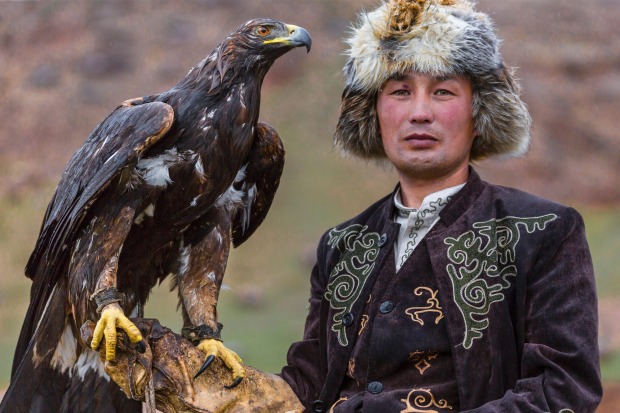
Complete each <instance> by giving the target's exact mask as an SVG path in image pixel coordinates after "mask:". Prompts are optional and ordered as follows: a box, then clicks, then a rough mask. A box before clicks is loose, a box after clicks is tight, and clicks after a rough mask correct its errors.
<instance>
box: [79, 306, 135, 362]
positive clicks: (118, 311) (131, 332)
mask: <svg viewBox="0 0 620 413" xmlns="http://www.w3.org/2000/svg"><path fill="white" fill-rule="evenodd" d="M117 327H118V328H120V329H122V330H123V331H125V333H127V336H128V337H129V340H131V342H132V343H137V342H139V341H141V340H142V334H141V333H140V330H138V327H136V326H135V324H134V323H132V322H131V321H129V319H128V318H127V317H126V316H125V313H123V309H122V308H121V307H120V306H119V305H118V304H116V303H113V304H109V305H107V306H106V307H104V309H103V311H102V312H101V318H99V321H98V322H97V325H96V326H95V332H94V333H93V341H92V342H91V344H90V347H91V348H92V349H93V350H98V349H99V344H100V343H101V340H102V339H103V338H105V347H106V348H105V358H106V360H108V361H112V360H114V358H115V357H116V328H117Z"/></svg>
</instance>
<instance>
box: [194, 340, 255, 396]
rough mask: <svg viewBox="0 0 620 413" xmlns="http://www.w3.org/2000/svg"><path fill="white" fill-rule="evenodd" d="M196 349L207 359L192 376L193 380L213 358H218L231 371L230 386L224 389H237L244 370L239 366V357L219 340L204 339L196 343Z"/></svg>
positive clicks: (243, 375) (240, 361) (241, 361)
mask: <svg viewBox="0 0 620 413" xmlns="http://www.w3.org/2000/svg"><path fill="white" fill-rule="evenodd" d="M196 347H197V348H198V349H199V350H201V351H202V352H203V353H205V354H206V355H207V358H206V359H205V362H204V364H203V365H202V367H201V368H200V370H198V373H196V375H195V376H194V379H195V378H197V377H198V376H200V375H201V374H202V373H203V372H204V371H205V370H206V369H207V368H208V367H209V365H210V364H211V363H212V362H213V360H214V359H215V357H219V358H221V359H222V361H223V362H224V364H226V367H228V369H230V370H232V374H233V382H232V384H229V385H226V386H224V387H225V388H227V389H232V388H234V387H237V386H238V385H239V383H241V380H243V378H244V377H245V369H244V368H243V366H242V365H241V363H243V360H241V357H239V355H238V354H237V353H235V352H234V351H232V350H229V349H227V348H226V347H225V346H224V343H222V342H221V341H220V340H217V339H213V338H206V339H204V340H202V341H200V343H198V345H197V346H196Z"/></svg>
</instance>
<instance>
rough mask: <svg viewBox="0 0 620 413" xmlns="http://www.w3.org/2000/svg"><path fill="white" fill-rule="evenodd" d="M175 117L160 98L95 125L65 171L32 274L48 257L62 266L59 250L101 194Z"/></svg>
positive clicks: (29, 269) (124, 109)
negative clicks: (158, 100) (157, 100)
mask: <svg viewBox="0 0 620 413" xmlns="http://www.w3.org/2000/svg"><path fill="white" fill-rule="evenodd" d="M173 120H174V112H173V110H172V107H170V106H169V105H167V104H165V103H162V102H151V103H145V104H141V105H140V104H138V105H135V106H134V105H121V106H119V107H118V108H116V110H114V111H113V112H112V113H111V114H110V115H109V116H108V117H107V118H106V119H105V120H104V121H103V122H101V123H100V124H99V125H98V126H97V127H96V128H95V130H94V131H93V132H92V133H91V135H90V136H89V137H88V139H87V140H86V142H85V143H84V145H83V146H82V147H81V148H80V149H79V150H78V151H77V152H76V153H75V154H74V155H73V157H72V158H71V160H70V161H69V164H68V165H67V168H66V169H65V171H64V172H63V175H62V178H61V180H60V183H59V184H58V187H57V188H56V192H55V193H54V196H53V197H52V200H51V202H50V204H49V206H48V208H47V211H46V213H45V218H44V219H43V224H42V227H41V232H40V234H39V238H38V240H37V243H36V246H35V249H34V251H33V253H32V255H31V256H30V259H29V260H28V264H27V266H26V275H27V276H28V277H30V278H33V277H34V276H35V274H36V271H37V268H38V266H39V264H40V263H41V260H42V259H43V258H44V257H45V259H46V264H47V265H48V266H49V265H52V266H53V267H58V266H61V265H59V264H61V262H59V260H58V258H59V254H60V252H61V251H62V250H64V249H65V248H67V247H66V243H67V242H69V241H70V239H71V235H72V234H73V232H74V231H75V230H76V228H77V227H78V226H79V224H80V223H81V219H82V218H83V217H84V215H85V213H86V211H88V208H89V207H90V206H91V205H92V203H93V202H94V201H95V200H96V199H97V196H98V195H99V194H100V193H101V191H103V190H104V189H105V188H106V187H107V186H108V185H109V184H110V183H111V182H112V181H113V180H114V179H115V178H116V177H118V176H119V175H120V173H121V171H122V170H123V169H125V168H126V167H128V168H129V169H132V168H133V166H135V164H136V162H137V161H138V159H139V158H140V156H141V155H142V154H143V153H144V151H145V150H146V149H148V148H149V147H150V146H152V145H153V144H154V143H155V142H157V141H158V140H159V139H160V138H161V137H162V136H164V135H165V134H166V133H167V132H168V130H169V129H170V127H171V125H172V122H173ZM49 270H51V268H47V271H46V272H47V274H48V275H49V276H51V277H52V279H53V280H49V282H53V281H55V280H56V279H57V278H58V274H57V273H54V272H52V273H50V272H49ZM58 270H59V269H58V268H56V272H57V271H58ZM46 277H47V276H46Z"/></svg>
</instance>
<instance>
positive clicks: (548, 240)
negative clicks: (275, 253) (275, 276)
mask: <svg viewBox="0 0 620 413" xmlns="http://www.w3.org/2000/svg"><path fill="white" fill-rule="evenodd" d="M470 172H471V173H470V178H469V180H468V182H467V184H466V185H465V186H464V187H463V189H462V190H461V191H460V192H459V193H458V194H456V195H455V196H454V197H453V199H452V201H451V202H450V203H449V204H448V205H447V206H446V207H445V209H444V210H443V211H442V212H441V213H440V220H439V222H438V223H437V224H436V225H435V226H434V227H433V228H432V230H431V231H430V232H429V233H428V234H427V235H426V237H425V244H426V248H427V250H428V255H429V257H430V262H431V266H432V270H433V275H434V277H435V280H436V285H437V288H438V299H439V302H440V303H441V306H442V308H443V315H444V316H445V322H446V327H447V331H448V336H449V339H450V343H451V344H452V348H451V351H452V361H453V367H454V372H455V376H456V382H457V386H458V398H459V404H460V409H461V411H468V412H550V413H560V412H561V413H570V412H573V413H587V412H594V411H595V409H596V406H597V405H598V403H599V402H600V399H601V393H602V389H601V381H600V372H599V354H598V346H597V299H596V290H595V284H594V275H593V270H592V262H591V258H590V253H589V250H588V245H587V241H586V238H585V231H584V225H583V220H582V219H581V217H580V215H579V214H578V213H577V212H576V211H575V210H574V209H572V208H567V207H564V206H561V205H558V204H555V203H552V202H550V201H546V200H543V199H540V198H537V197H534V196H532V195H529V194H526V193H524V192H521V191H518V190H515V189H511V188H505V187H501V186H496V185H491V184H488V183H486V182H484V181H482V180H480V178H479V177H478V175H477V174H476V173H475V171H473V170H471V171H470ZM393 208H394V207H393V202H392V195H389V196H387V197H385V198H383V199H381V200H380V201H378V202H376V203H375V204H373V205H372V206H371V207H370V208H368V209H367V210H366V211H364V212H363V213H361V214H360V215H358V216H356V217H355V218H353V219H351V220H349V221H347V222H345V223H343V224H341V225H339V226H337V227H336V228H334V229H332V230H330V231H328V232H327V233H326V234H324V235H323V237H322V238H321V241H320V244H319V247H318V250H317V264H316V265H315V267H314V269H313V272H312V277H311V297H310V311H309V315H308V318H307V320H306V325H305V332H304V337H303V340H302V341H300V342H297V343H294V344H293V345H292V346H291V348H290V350H289V353H288V365H287V366H286V367H284V369H283V370H282V377H283V378H284V379H285V380H286V381H287V382H288V383H289V384H290V386H291V387H292V389H293V390H294V391H295V393H296V394H297V396H298V397H299V398H300V400H301V401H302V403H303V404H304V405H305V406H306V407H307V408H308V410H309V411H316V412H319V411H323V412H327V411H328V410H329V409H330V406H331V405H332V404H333V403H334V402H335V401H336V400H337V399H338V397H339V392H340V389H341V386H342V383H343V380H344V378H345V375H346V373H347V369H348V367H349V366H348V363H349V358H350V355H351V351H352V348H353V345H354V343H355V340H356V337H357V333H358V332H359V329H360V323H361V322H362V317H361V315H362V312H363V311H364V306H365V303H367V301H368V298H369V294H370V291H371V290H372V289H373V286H374V285H375V282H376V283H381V282H384V280H381V279H378V277H377V274H379V273H380V272H381V270H382V268H383V267H384V266H385V265H386V262H387V261H386V260H394V255H393V249H392V248H390V246H391V244H392V243H393V242H394V240H395V239H396V237H397V236H398V224H395V223H394V222H393V220H392V216H393V212H394V211H393ZM365 321H366V320H365ZM372 379H373V380H374V381H373V383H375V385H376V383H377V382H379V383H380V382H381V380H382V377H373V378H372ZM370 385H371V383H368V386H370ZM401 386H402V389H411V387H412V386H411V384H410V383H405V382H403V383H401ZM369 391H370V393H371V395H376V388H370V389H369ZM405 408H406V405H405V404H404V403H403V404H402V409H403V410H404V409H405Z"/></svg>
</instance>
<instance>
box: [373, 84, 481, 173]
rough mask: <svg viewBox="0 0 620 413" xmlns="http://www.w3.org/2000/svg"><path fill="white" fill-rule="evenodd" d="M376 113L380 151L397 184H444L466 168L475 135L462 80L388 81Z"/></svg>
mask: <svg viewBox="0 0 620 413" xmlns="http://www.w3.org/2000/svg"><path fill="white" fill-rule="evenodd" d="M377 113H378V117H379V125H380V129H381V138H382V140H383V148H384V149H385V153H386V154H387V157H388V159H389V160H390V161H391V162H392V163H393V164H394V166H395V167H396V170H397V171H398V173H399V175H400V176H401V178H407V177H409V178H414V179H422V180H435V179H442V178H445V177H447V176H450V175H452V174H454V173H456V172H457V171H459V170H463V168H467V166H468V164H469V155H470V150H471V146H472V143H473V141H474V137H475V136H476V131H475V128H474V120H473V115H472V86H471V83H470V82H469V80H467V79H466V78H464V77H461V76H458V77H452V78H447V79H446V78H435V77H432V76H428V75H421V74H416V73H413V72H412V73H410V74H409V75H407V76H403V77H399V78H394V79H390V80H388V81H387V82H386V84H385V85H384V86H383V88H382V89H381V91H380V92H379V95H378V98H377Z"/></svg>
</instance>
